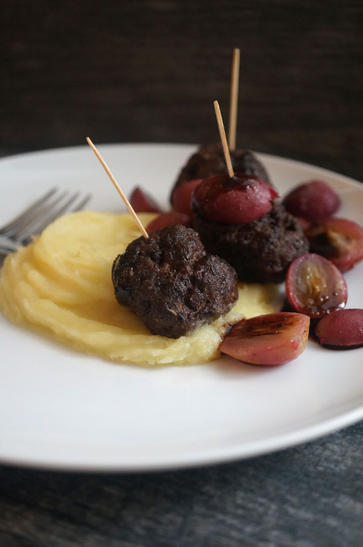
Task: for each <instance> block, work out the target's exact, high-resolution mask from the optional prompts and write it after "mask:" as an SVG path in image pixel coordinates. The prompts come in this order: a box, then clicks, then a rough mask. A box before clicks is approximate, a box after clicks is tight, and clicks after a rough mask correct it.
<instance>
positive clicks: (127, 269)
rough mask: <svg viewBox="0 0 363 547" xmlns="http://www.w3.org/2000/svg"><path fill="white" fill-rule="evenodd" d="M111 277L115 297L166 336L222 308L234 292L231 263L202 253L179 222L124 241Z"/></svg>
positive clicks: (177, 333) (226, 307)
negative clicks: (131, 240)
mask: <svg viewBox="0 0 363 547" xmlns="http://www.w3.org/2000/svg"><path fill="white" fill-rule="evenodd" d="M112 281H113V284H114V288H115V296H116V298H117V300H118V302H119V303H120V304H123V305H127V306H129V307H130V308H131V309H132V310H133V311H134V312H135V313H136V314H137V315H138V316H139V317H140V318H141V319H142V321H143V322H144V323H145V325H146V326H147V327H148V329H149V330H150V331H151V332H152V333H153V334H160V335H162V336H167V337H169V338H178V337H179V336H182V335H184V334H187V333H189V332H191V331H192V330H194V329H195V328H196V327H198V326H200V325H202V324H204V323H207V322H210V321H212V320H213V319H215V318H217V317H219V316H220V315H223V314H225V313H227V312H228V311H229V310H230V309H231V307H232V306H233V304H234V302H235V301H236V300H237V297H238V289H237V274H236V272H235V270H234V269H233V268H232V266H230V265H229V264H227V262H225V260H223V259H221V258H219V257H217V256H212V255H210V254H207V252H206V251H205V249H204V246H203V244H202V242H201V241H200V238H199V236H198V234H197V233H196V232H195V231H194V230H193V229H191V228H187V227H186V226H181V225H174V226H168V227H167V228H164V229H162V230H159V231H157V232H154V233H152V234H150V237H149V239H146V238H144V237H140V238H138V239H136V240H135V241H133V242H132V243H130V245H129V246H128V247H127V249H126V251H125V253H124V254H123V255H119V256H117V258H116V259H115V261H114V264H113V268H112Z"/></svg>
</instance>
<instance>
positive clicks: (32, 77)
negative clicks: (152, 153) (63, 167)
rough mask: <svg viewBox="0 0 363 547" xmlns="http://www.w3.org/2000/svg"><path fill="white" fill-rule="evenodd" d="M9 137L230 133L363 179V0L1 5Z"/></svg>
mask: <svg viewBox="0 0 363 547" xmlns="http://www.w3.org/2000/svg"><path fill="white" fill-rule="evenodd" d="M0 4H1V8H2V9H1V33H0V51H1V56H2V62H1V66H2V76H1V79H2V82H1V101H0V127H1V132H0V146H1V148H3V149H4V150H6V151H7V152H9V153H12V152H16V151H18V150H20V149H22V150H29V149H36V148H37V149H38V148H49V147H55V146H67V145H74V144H80V143H83V142H84V137H85V135H90V136H92V137H93V138H94V140H95V142H98V143H100V142H134V141H137V142H140V141H144V142H149V141H151V142H155V141H157V142H195V143H197V142H206V141H210V140H216V139H217V128H216V124H215V119H214V114H213V109H212V100H213V99H219V100H220V102H221V108H222V111H223V112H224V113H225V116H226V117H227V114H228V101H229V76H230V64H231V54H232V48H233V47H239V48H240V49H241V86H240V102H239V127H238V139H237V144H239V145H240V146H245V147H249V148H252V149H256V150H259V151H261V152H270V153H275V154H279V155H284V156H287V157H293V158H296V159H301V160H306V161H310V162H313V163H317V164H320V165H323V166H326V167H330V168H333V169H335V170H337V171H341V172H343V173H344V174H347V175H352V176H354V177H356V178H358V179H361V178H362V152H361V147H362V144H363V129H362V128H363V108H362V84H363V73H362V70H361V67H362V63H363V40H362V28H363V6H362V2H361V0H356V1H352V0H348V1H345V2H342V1H340V0H323V1H319V2H317V1H316V0H314V1H313V0H306V1H300V0H299V1H294V0H246V1H241V0H228V1H226V2H220V1H219V2H218V1H217V0H205V1H204V0H202V1H189V0H187V1H180V0H137V1H134V2H123V1H118V2H117V1H113V2H112V1H109V2H103V1H102V2H101V1H99V0H93V1H89V0H63V1H62V2H49V1H47V0H37V1H35V2H26V1H24V0H23V1H19V0H18V1H17V0H15V1H14V0H13V1H11V0H1V2H0Z"/></svg>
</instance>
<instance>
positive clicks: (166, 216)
mask: <svg viewBox="0 0 363 547" xmlns="http://www.w3.org/2000/svg"><path fill="white" fill-rule="evenodd" d="M173 224H184V226H190V224H191V218H190V217H189V216H188V215H184V214H183V213H178V212H177V211H171V212H170V213H163V214H161V215H159V216H158V217H156V218H154V220H152V221H151V222H149V224H148V225H147V226H146V231H147V232H148V233H149V234H151V233H152V232H156V230H161V228H165V227H166V226H172V225H173Z"/></svg>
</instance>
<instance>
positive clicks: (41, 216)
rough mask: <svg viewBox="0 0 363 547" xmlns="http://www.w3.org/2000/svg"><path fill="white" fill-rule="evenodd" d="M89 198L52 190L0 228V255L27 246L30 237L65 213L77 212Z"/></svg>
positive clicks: (78, 194) (30, 239) (88, 195)
mask: <svg viewBox="0 0 363 547" xmlns="http://www.w3.org/2000/svg"><path fill="white" fill-rule="evenodd" d="M90 198H91V194H87V195H86V196H84V197H83V198H81V197H80V193H79V192H75V193H73V194H71V195H69V192H67V191H63V192H61V193H59V190H58V188H52V189H51V190H49V191H48V192H47V193H46V194H44V195H43V196H41V197H40V198H39V199H37V200H36V201H34V202H33V203H31V204H30V205H29V206H28V207H27V208H26V209H24V210H23V211H22V212H21V213H20V214H19V215H17V216H16V217H15V218H14V219H13V220H11V221H10V222H8V223H7V224H5V225H4V226H2V227H0V254H2V255H6V254H9V253H11V252H14V251H16V250H17V249H18V248H19V247H20V246H22V245H28V244H29V243H30V242H31V241H32V236H34V235H36V234H39V233H40V232H41V231H42V230H44V228H46V226H48V224H50V223H51V222H53V220H55V219H56V218H58V217H59V216H61V215H62V214H63V213H65V212H66V211H69V212H74V211H79V210H80V209H82V208H83V207H84V206H85V205H86V204H87V202H88V201H89V200H90Z"/></svg>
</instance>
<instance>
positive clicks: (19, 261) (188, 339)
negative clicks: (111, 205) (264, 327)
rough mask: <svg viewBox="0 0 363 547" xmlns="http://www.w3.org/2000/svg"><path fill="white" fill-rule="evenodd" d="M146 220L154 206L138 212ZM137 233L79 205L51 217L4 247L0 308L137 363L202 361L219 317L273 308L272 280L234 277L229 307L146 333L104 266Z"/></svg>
mask: <svg viewBox="0 0 363 547" xmlns="http://www.w3.org/2000/svg"><path fill="white" fill-rule="evenodd" d="M139 216H140V218H141V221H142V222H143V224H144V225H146V224H147V223H148V222H150V220H151V219H152V218H153V217H154V216H155V215H154V214H146V213H144V214H140V215H139ZM139 236H140V232H139V230H138V228H137V226H136V224H135V222H134V220H133V219H132V218H131V217H130V215H128V214H121V215H116V214H111V213H96V212H89V211H82V212H78V213H72V214H69V215H65V216H63V217H62V218H60V219H58V220H57V221H55V222H54V223H53V224H51V225H50V226H49V227H48V228H47V229H46V230H45V231H44V232H43V233H42V235H41V236H40V237H39V238H38V239H37V240H36V241H35V242H34V243H32V244H31V245H29V246H28V247H25V248H22V249H20V250H19V251H18V252H16V253H13V254H11V255H9V256H8V257H7V258H6V260H5V262H4V265H3V268H2V270H1V278H0V310H1V311H2V312H3V314H4V315H5V316H6V317H7V318H8V319H9V320H10V321H12V322H13V323H16V324H18V325H22V326H24V327H29V328H33V329H35V330H36V331H38V332H41V333H43V334H47V335H49V336H52V337H54V338H56V339H57V340H58V341H61V342H63V343H64V344H67V345H71V346H72V347H73V348H75V349H77V350H79V351H82V352H86V353H90V354H95V355H99V356H101V357H104V358H106V359H109V360H112V361H116V362H119V363H121V362H122V363H131V364H135V365H140V366H149V367H153V366H157V365H186V364H196V363H205V362H208V361H211V360H212V359H215V358H217V357H218V356H219V352H218V346H219V343H220V341H221V337H222V336H223V333H224V330H225V328H226V325H227V324H228V323H229V322H234V321H236V320H238V319H239V318H241V317H242V316H245V317H247V318H248V317H252V316H255V315H259V314H262V313H270V312H273V311H276V310H277V309H278V308H279V302H278V298H277V292H276V288H275V286H272V285H258V284H240V287H239V299H238V301H237V303H236V304H235V306H234V307H233V309H232V310H231V311H230V312H229V313H228V314H227V315H226V316H223V317H220V318H219V319H217V320H216V321H214V322H213V323H211V324H209V325H205V326H203V327H201V328H199V329H198V330H196V331H194V332H193V333H192V334H190V335H188V336H182V337H180V338H178V339H176V340H175V339H171V338H166V337H163V336H156V335H152V334H150V333H149V331H148V330H147V328H146V327H145V326H144V325H143V323H142V321H141V320H140V319H139V318H138V317H136V316H135V315H134V313H133V312H132V311H130V310H129V309H128V308H127V307H125V306H120V305H119V304H118V303H117V301H116V299H115V297H114V292H113V286H112V281H111V267H112V263H113V261H114V259H115V257H116V256H117V255H118V254H120V253H122V252H123V251H124V250H125V248H126V246H127V245H128V244H129V243H130V241H132V240H133V239H135V238H137V237H139Z"/></svg>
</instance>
